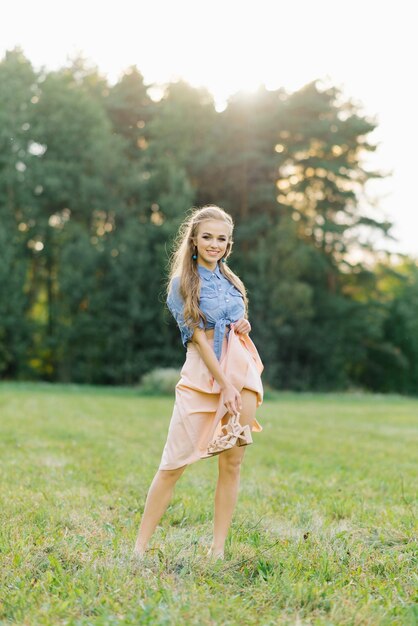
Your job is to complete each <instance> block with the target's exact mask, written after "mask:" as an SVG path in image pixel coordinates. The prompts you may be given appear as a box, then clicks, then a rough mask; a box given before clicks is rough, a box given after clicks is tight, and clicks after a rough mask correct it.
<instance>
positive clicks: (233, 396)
mask: <svg viewBox="0 0 418 626" xmlns="http://www.w3.org/2000/svg"><path fill="white" fill-rule="evenodd" d="M192 341H193V343H194V344H195V345H196V347H197V349H198V351H199V353H200V356H201V357H202V359H203V361H204V362H205V364H206V365H207V368H208V370H209V371H210V372H211V374H212V376H213V377H214V379H215V380H216V382H217V383H218V384H219V386H220V388H221V389H222V391H223V393H224V400H225V402H224V404H225V406H226V407H227V409H228V410H229V412H230V413H233V414H235V413H237V412H239V411H240V410H241V408H242V406H241V396H240V394H239V391H238V389H236V388H235V387H234V386H233V385H232V384H231V383H229V382H228V381H227V379H226V378H225V376H224V373H223V371H222V370H221V367H220V365H219V361H218V359H217V357H216V354H215V352H214V351H213V348H212V346H211V345H210V343H209V341H208V338H207V337H206V333H205V331H204V330H203V329H202V328H199V327H197V328H196V329H195V331H194V333H193V337H192Z"/></svg>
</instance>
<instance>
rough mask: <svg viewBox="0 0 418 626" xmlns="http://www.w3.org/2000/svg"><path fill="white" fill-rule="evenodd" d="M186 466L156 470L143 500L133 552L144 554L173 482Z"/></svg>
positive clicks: (167, 502)
mask: <svg viewBox="0 0 418 626" xmlns="http://www.w3.org/2000/svg"><path fill="white" fill-rule="evenodd" d="M186 467H187V465H183V466H182V467H178V468H176V469H173V470H158V471H157V473H156V474H155V476H154V478H153V481H152V483H151V486H150V488H149V490H148V494H147V499H146V501H145V507H144V512H143V514H142V519H141V523H140V525H139V530H138V537H137V539H136V542H135V548H134V554H137V555H139V556H142V555H143V554H144V552H145V550H146V547H147V544H148V541H149V540H150V538H151V537H152V535H153V533H154V530H155V529H156V527H157V524H158V522H159V521H160V519H161V517H162V516H163V514H164V512H165V510H166V509H167V507H168V505H169V503H170V500H171V497H172V495H173V492H174V487H175V484H176V482H177V480H178V479H179V478H180V476H181V475H182V473H183V472H184V470H185V468H186Z"/></svg>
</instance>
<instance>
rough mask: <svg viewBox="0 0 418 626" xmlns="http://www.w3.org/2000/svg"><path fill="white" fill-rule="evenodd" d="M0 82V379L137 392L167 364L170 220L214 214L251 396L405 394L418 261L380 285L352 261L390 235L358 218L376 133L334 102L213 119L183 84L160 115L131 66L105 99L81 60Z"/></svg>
mask: <svg viewBox="0 0 418 626" xmlns="http://www.w3.org/2000/svg"><path fill="white" fill-rule="evenodd" d="M0 85H1V88H0V249H1V250H2V264H1V267H0V376H2V377H3V378H9V379H12V378H16V379H27V378H34V379H37V378H38V379H39V378H40V379H44V380H50V381H74V382H80V383H81V382H84V383H97V384H123V385H129V384H133V385H135V384H136V383H137V381H138V380H139V379H140V378H141V377H142V376H143V375H144V374H146V373H147V372H149V371H152V370H153V369H155V368H157V367H162V368H164V367H179V366H180V364H181V360H182V359H184V351H183V349H182V346H181V343H180V341H179V335H178V330H177V327H176V325H175V322H174V320H173V319H172V318H171V316H170V315H169V313H168V311H167V309H166V307H165V298H164V295H165V294H164V284H165V279H166V273H167V260H168V254H169V252H170V249H171V244H172V241H173V238H174V236H175V235H176V233H177V229H178V226H179V224H180V223H181V222H182V220H183V219H184V217H185V211H186V210H188V209H189V208H190V207H191V206H193V205H203V204H208V203H215V204H219V205H220V206H223V207H224V208H225V209H226V210H228V211H229V212H230V214H231V215H232V217H233V219H234V221H235V224H236V227H235V231H234V245H233V255H232V257H231V259H230V263H231V267H232V268H233V270H234V271H235V272H236V273H237V274H238V275H239V276H241V277H242V279H243V281H244V282H245V285H246V286H247V290H248V296H249V301H250V310H249V317H250V320H251V324H252V328H253V330H252V338H253V339H254V341H255V343H256V345H257V347H258V349H259V352H260V355H261V357H262V360H263V362H264V363H265V370H264V382H265V383H266V386H268V387H271V388H272V389H274V388H276V389H283V388H284V389H297V390H307V389H318V390H319V389H321V390H326V389H344V388H349V387H350V386H353V385H354V386H356V385H357V386H365V387H368V388H371V389H374V390H382V391H395V390H396V391H400V392H402V393H410V394H414V393H417V390H418V373H417V362H418V359H417V355H418V348H417V341H418V329H417V325H416V318H417V315H416V310H417V309H416V307H417V285H418V278H417V264H416V261H414V260H412V259H411V260H410V262H409V265H408V263H406V265H407V266H408V267H409V269H408V270H407V272H406V273H407V274H408V279H406V278H405V279H401V278H396V279H393V280H392V282H388V283H387V284H386V285H385V286H384V287H383V286H382V285H383V283H382V277H381V273H382V270H381V268H380V266H379V264H378V263H377V262H376V264H375V267H373V265H369V266H366V265H365V263H364V262H356V263H354V262H353V261H352V254H353V253H356V251H357V250H358V248H362V249H364V250H366V251H367V252H368V254H369V258H373V255H374V251H373V248H372V246H371V244H370V243H369V241H370V238H369V237H368V234H370V233H373V232H376V233H377V232H379V233H383V234H386V235H387V236H390V235H389V231H390V227H391V224H389V223H387V222H385V221H381V220H379V219H372V218H371V217H370V215H369V212H368V211H367V206H366V204H367V203H366V204H365V184H366V182H367V181H368V180H369V179H370V178H379V177H381V174H380V173H379V172H369V171H366V170H365V169H364V168H363V165H362V160H363V156H364V154H365V152H367V151H373V150H375V148H376V146H374V145H373V144H372V143H371V142H370V141H369V140H368V135H369V134H370V133H371V132H372V131H373V130H374V128H375V127H376V122H375V121H374V120H371V119H368V118H366V117H364V116H362V115H360V113H359V111H358V110H357V107H356V106H355V105H353V104H352V103H351V102H344V101H343V100H342V99H341V94H340V93H339V91H338V90H337V89H336V88H333V87H329V88H324V87H323V86H321V85H320V84H319V83H318V82H317V81H315V82H312V83H309V84H308V85H306V86H304V87H303V88H302V89H300V90H299V91H297V92H295V93H293V94H288V93H286V92H285V91H284V90H283V89H278V90H276V91H268V90H266V89H265V88H260V89H259V90H258V91H257V92H256V93H254V94H253V95H251V96H249V95H248V94H242V93H237V94H235V95H234V96H232V97H231V98H230V100H229V102H228V106H227V107H226V109H225V110H224V111H223V112H222V113H217V112H216V110H215V106H214V102H213V98H212V96H211V95H210V94H209V93H208V92H207V91H206V90H205V89H196V88H193V87H191V86H190V85H188V84H187V83H185V82H184V81H179V82H177V83H172V84H169V85H167V86H166V90H165V93H164V94H163V97H162V98H161V100H160V101H158V102H155V101H153V100H152V99H151V98H150V95H149V93H148V85H145V84H144V80H143V77H142V75H141V73H140V72H139V70H138V69H137V68H136V67H135V66H132V67H130V68H128V69H127V70H126V72H125V74H124V75H123V76H122V77H121V78H120V79H119V81H118V82H117V83H116V84H115V85H113V86H110V85H109V84H108V82H107V79H106V78H105V77H103V76H101V75H100V74H99V72H98V70H97V68H95V67H91V66H88V64H87V62H86V61H85V59H83V58H81V57H79V58H76V59H75V60H73V61H72V63H71V64H70V65H69V66H68V67H64V68H61V69H59V70H57V71H53V72H52V71H51V72H45V71H44V70H40V71H38V72H36V71H35V70H34V69H33V68H32V66H31V64H30V62H29V61H28V60H27V59H26V58H25V56H24V54H23V52H22V51H21V50H20V49H19V48H15V49H14V50H10V51H7V53H6V54H5V56H4V58H3V59H2V60H1V61H0ZM385 265H386V269H385V272H386V274H387V275H389V274H390V272H392V274H394V275H395V274H397V273H399V272H400V273H402V271H403V270H399V271H398V270H397V268H396V266H395V264H394V263H393V262H392V261H391V260H390V258H388V260H387V262H386V263H385ZM402 281H404V282H402ZM405 281H406V282H405ZM400 285H404V287H401V286H400Z"/></svg>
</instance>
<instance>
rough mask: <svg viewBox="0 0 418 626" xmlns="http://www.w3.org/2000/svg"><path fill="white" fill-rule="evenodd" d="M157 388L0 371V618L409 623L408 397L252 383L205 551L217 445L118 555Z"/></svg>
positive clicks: (160, 401)
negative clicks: (252, 416)
mask: <svg viewBox="0 0 418 626" xmlns="http://www.w3.org/2000/svg"><path fill="white" fill-rule="evenodd" d="M173 400H174V391H173V397H156V398H151V397H141V396H140V395H139V394H138V392H136V391H135V390H124V389H108V388H94V387H82V386H72V385H70V386H64V385H62V386H58V385H48V384H26V383H21V384H13V383H2V384H0V462H1V466H0V467H1V487H0V493H1V499H0V506H1V531H0V624H1V625H4V624H9V623H13V624H27V625H31V626H32V625H38V624H39V625H41V624H51V625H52V624H53V625H58V624H71V625H73V624H77V625H79V624H80V625H81V624H83V625H87V624H97V625H113V624H150V625H160V624H164V625H170V626H171V625H172V624H175V625H177V624H185V625H199V626H201V625H209V624H223V625H224V624H228V625H235V624H240V626H246V625H247V624H254V625H263V626H267V625H276V624H295V625H296V624H298V625H308V624H314V625H324V626H325V625H327V626H330V625H334V624H344V625H357V624H370V625H373V626H374V625H377V624H379V625H380V624H399V625H401V626H409V625H413V624H417V623H418V603H417V602H418V598H417V588H418V575H417V560H418V559H417V522H416V511H417V508H416V503H417V501H416V487H417V456H418V455H417V449H418V446H417V426H418V400H414V399H407V398H402V397H399V396H382V395H378V396H377V395H367V394H307V393H305V394H293V393H281V394H277V395H273V394H270V395H268V396H267V394H266V397H265V400H264V403H263V405H262V406H261V407H260V408H259V409H258V412H257V418H258V419H259V421H260V423H261V424H262V425H263V427H264V430H263V432H261V433H254V445H252V446H249V447H248V448H247V450H246V454H245V457H244V463H243V466H242V471H241V485H240V494H239V500H238V505H237V508H236V511H235V515H234V519H233V522H232V526H231V530H230V534H229V538H228V542H227V546H226V551H225V556H226V560H225V561H224V562H223V563H222V562H217V563H216V562H215V563H212V564H210V563H208V562H207V561H206V559H205V556H204V554H205V550H206V547H207V546H209V544H210V541H211V531H212V514H213V495H214V489H215V482H216V476H217V458H212V459H206V460H202V461H199V462H197V463H195V464H193V465H191V466H190V467H188V468H187V469H186V471H185V473H184V474H183V476H182V477H181V479H180V480H179V482H178V483H177V486H176V490H175V494H174V497H173V500H172V502H171V504H170V506H169V508H168V510H167V512H166V513H165V515H164V517H163V518H162V520H161V522H160V526H159V527H158V528H157V531H156V533H155V535H154V537H153V540H152V543H151V544H150V545H151V547H153V548H155V549H154V550H152V551H151V552H150V554H151V556H150V557H149V558H148V561H147V564H146V566H141V565H139V564H138V563H137V562H135V561H134V560H133V559H132V557H131V551H132V548H133V544H134V541H135V538H136V534H137V529H138V525H139V521H140V518H141V513H142V510H143V505H144V501H145V497H146V492H147V489H148V487H149V483H150V481H151V479H152V477H153V475H154V472H155V471H156V469H157V467H158V464H159V461H160V457H161V453H162V448H163V445H164V442H165V438H166V433H167V428H168V423H169V419H170V416H171V411H172V406H173Z"/></svg>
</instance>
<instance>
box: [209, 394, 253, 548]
mask: <svg viewBox="0 0 418 626" xmlns="http://www.w3.org/2000/svg"><path fill="white" fill-rule="evenodd" d="M241 401H242V409H241V415H240V418H239V421H240V423H241V424H242V425H243V426H244V425H245V424H250V425H251V424H252V422H253V420H254V417H255V411H256V408H257V394H256V393H255V392H254V391H251V390H250V389H246V388H244V389H243V390H242V392H241ZM245 450H246V446H234V447H233V448H230V449H229V450H225V452H221V454H220V455H219V457H218V468H219V475H218V483H217V485H216V493H215V515H214V532H213V542H212V546H211V547H212V553H213V554H214V555H223V551H224V545H225V540H226V537H227V534H228V530H229V527H230V525H231V520H232V515H233V512H234V509H235V505H236V502H237V499H238V490H239V484H240V472H241V463H242V461H243V458H244V454H245Z"/></svg>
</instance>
